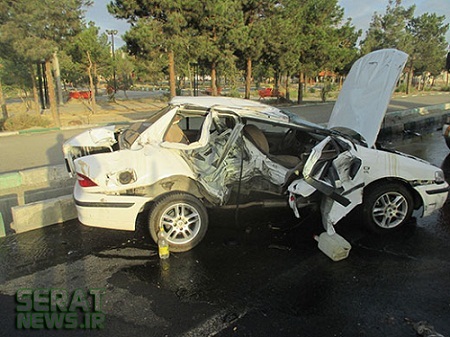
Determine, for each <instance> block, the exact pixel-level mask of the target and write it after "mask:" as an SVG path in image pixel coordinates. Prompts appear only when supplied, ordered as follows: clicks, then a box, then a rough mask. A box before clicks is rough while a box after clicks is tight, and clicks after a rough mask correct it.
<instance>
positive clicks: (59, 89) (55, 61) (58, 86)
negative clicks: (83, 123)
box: [53, 51, 64, 105]
mask: <svg viewBox="0 0 450 337" xmlns="http://www.w3.org/2000/svg"><path fill="white" fill-rule="evenodd" d="M53 69H54V70H55V80H56V92H57V93H58V96H57V100H58V105H61V104H63V103H64V102H63V96H62V85H61V74H60V71H59V60H58V55H57V54H56V51H55V52H54V53H53Z"/></svg>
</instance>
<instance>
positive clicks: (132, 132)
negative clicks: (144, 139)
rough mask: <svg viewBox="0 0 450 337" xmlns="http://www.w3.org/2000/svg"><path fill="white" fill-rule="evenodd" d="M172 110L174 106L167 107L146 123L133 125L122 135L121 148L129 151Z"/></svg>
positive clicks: (120, 136)
mask: <svg viewBox="0 0 450 337" xmlns="http://www.w3.org/2000/svg"><path fill="white" fill-rule="evenodd" d="M170 109H172V106H170V105H169V106H166V107H165V108H163V109H161V110H159V111H158V112H156V113H154V114H153V115H152V116H150V117H149V118H148V119H146V120H145V121H142V122H137V123H133V124H131V125H130V126H129V127H128V128H126V129H123V130H122V132H121V134H120V135H119V145H120V148H121V149H129V148H130V147H131V145H133V143H134V142H135V141H136V139H137V138H138V137H139V136H140V135H141V134H142V133H143V132H144V131H145V130H147V129H148V128H149V127H150V126H151V125H152V124H153V123H155V122H156V121H157V120H158V119H160V118H161V117H162V116H164V115H165V114H166V113H167V112H168V111H169V110H170Z"/></svg>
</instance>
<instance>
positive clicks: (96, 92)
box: [94, 63, 98, 96]
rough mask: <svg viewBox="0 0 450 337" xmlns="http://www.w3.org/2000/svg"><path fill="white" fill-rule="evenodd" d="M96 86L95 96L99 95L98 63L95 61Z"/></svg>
mask: <svg viewBox="0 0 450 337" xmlns="http://www.w3.org/2000/svg"><path fill="white" fill-rule="evenodd" d="M94 80H95V81H94V86H95V94H94V95H95V96H97V95H98V72H97V63H94Z"/></svg>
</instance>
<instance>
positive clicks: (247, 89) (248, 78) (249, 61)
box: [245, 57, 252, 99]
mask: <svg viewBox="0 0 450 337" xmlns="http://www.w3.org/2000/svg"><path fill="white" fill-rule="evenodd" d="M251 83H252V59H251V58H250V57H249V58H248V59H247V76H246V78H245V98H246V99H250V86H251Z"/></svg>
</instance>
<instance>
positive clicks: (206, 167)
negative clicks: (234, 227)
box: [184, 110, 245, 203]
mask: <svg viewBox="0 0 450 337" xmlns="http://www.w3.org/2000/svg"><path fill="white" fill-rule="evenodd" d="M210 114H211V117H212V118H217V112H216V111H214V110H213V111H211V113H210ZM243 127H244V125H243V124H242V123H240V122H237V123H236V125H234V127H233V128H232V129H231V128H227V129H225V130H221V131H220V132H214V133H212V134H210V135H209V137H208V139H209V141H208V143H207V144H205V146H203V147H200V148H196V149H192V150H187V151H184V158H185V160H186V162H187V163H188V164H189V165H190V167H191V168H192V170H193V171H194V172H195V173H196V174H197V179H198V181H200V182H201V184H202V185H203V186H204V187H205V189H206V190H207V191H208V192H209V193H210V194H211V195H213V196H215V197H216V198H219V199H220V202H221V203H224V202H225V201H226V197H227V195H228V194H229V185H230V183H232V182H235V181H237V180H238V179H239V177H240V175H241V174H242V173H243V172H240V170H245V167H244V168H243V165H242V160H243V159H242V155H243V153H242V144H241V135H242V128H243ZM203 132H208V133H209V132H210V130H209V128H208V129H206V128H204V129H203V130H202V133H203Z"/></svg>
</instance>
